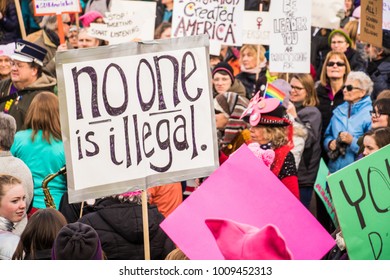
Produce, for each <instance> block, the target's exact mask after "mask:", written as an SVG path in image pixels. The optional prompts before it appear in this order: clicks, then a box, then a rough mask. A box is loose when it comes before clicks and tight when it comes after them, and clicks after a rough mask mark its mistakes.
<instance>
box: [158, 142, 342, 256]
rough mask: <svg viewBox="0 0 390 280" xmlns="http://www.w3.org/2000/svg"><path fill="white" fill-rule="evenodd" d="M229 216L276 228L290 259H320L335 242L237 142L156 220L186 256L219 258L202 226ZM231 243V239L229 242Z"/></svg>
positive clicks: (229, 217)
mask: <svg viewBox="0 0 390 280" xmlns="http://www.w3.org/2000/svg"><path fill="white" fill-rule="evenodd" d="M211 218H215V219H220V218H222V219H230V220H234V221H236V222H238V223H243V224H248V225H252V226H255V227H257V228H259V229H260V228H262V227H264V226H265V225H267V224H272V225H274V226H275V227H277V228H278V229H279V231H280V233H281V234H282V236H283V237H284V240H285V241H286V245H287V247H288V248H289V250H290V251H291V252H292V255H293V259H295V260H316V259H320V258H322V257H323V256H324V255H325V254H326V253H327V252H328V251H329V250H330V249H331V247H332V246H334V244H335V241H334V240H333V238H332V237H331V236H330V235H329V234H328V232H327V231H326V230H325V229H324V228H323V227H322V226H321V225H320V223H319V222H318V221H317V220H316V219H315V218H314V216H313V215H312V214H311V213H310V212H309V211H308V210H307V209H306V208H305V206H303V204H302V203H301V202H300V201H299V200H298V199H297V198H296V197H295V196H294V195H293V194H292V193H291V192H290V191H289V190H288V189H287V188H286V186H285V185H284V184H283V183H282V182H281V181H280V180H279V179H278V178H277V177H276V176H275V175H274V174H273V173H272V171H270V170H269V168H268V167H266V165H265V164H264V163H263V162H262V161H260V160H259V159H258V158H256V157H255V156H254V155H253V153H252V152H251V151H250V150H249V149H248V147H247V146H246V145H242V146H241V147H240V148H239V149H238V150H237V151H236V152H235V153H234V154H232V155H231V156H230V157H229V159H228V160H227V161H225V162H224V163H223V164H222V165H221V166H220V167H219V168H218V169H217V170H216V171H215V172H214V173H213V174H212V175H211V176H210V177H208V178H207V179H206V180H205V181H204V183H203V184H202V185H201V186H200V187H199V188H198V189H197V190H196V191H194V192H193V193H192V194H191V195H190V196H189V197H188V198H187V199H186V200H184V201H183V202H182V204H181V205H179V207H178V208H176V209H175V211H173V212H172V213H171V214H170V215H169V216H168V217H167V218H166V219H165V220H164V222H162V223H161V225H160V226H161V228H162V229H163V230H164V231H165V232H166V233H167V234H168V235H169V237H170V238H171V239H172V240H173V242H174V243H175V244H176V245H177V246H178V247H179V248H180V249H181V250H182V251H183V252H184V253H185V254H186V255H187V256H188V257H189V258H190V259H191V260H222V259H224V258H223V256H222V254H221V252H220V250H219V248H218V246H217V244H216V241H215V239H214V237H213V235H212V233H211V232H210V230H209V229H208V228H207V226H206V224H205V220H206V219H211ZM232 242H234V240H232Z"/></svg>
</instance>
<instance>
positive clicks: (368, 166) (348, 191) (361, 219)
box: [328, 145, 390, 260]
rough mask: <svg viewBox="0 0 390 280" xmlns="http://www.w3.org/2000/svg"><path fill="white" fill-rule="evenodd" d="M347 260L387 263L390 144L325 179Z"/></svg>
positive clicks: (389, 222)
mask: <svg viewBox="0 0 390 280" xmlns="http://www.w3.org/2000/svg"><path fill="white" fill-rule="evenodd" d="M328 184H329V187H330V192H331V195H332V198H333V203H334V206H335V209H336V213H337V218H338V221H339V223H340V227H341V230H342V232H343V236H344V240H345V243H346V246H347V252H348V255H349V257H350V259H353V260H390V145H387V146H386V147H384V148H382V149H380V150H379V151H377V152H375V153H373V154H371V155H369V156H367V157H364V158H362V159H361V160H358V161H356V162H355V163H353V164H351V165H349V166H347V167H345V168H343V169H341V170H339V171H338V172H336V173H334V174H332V175H330V176H329V177H328Z"/></svg>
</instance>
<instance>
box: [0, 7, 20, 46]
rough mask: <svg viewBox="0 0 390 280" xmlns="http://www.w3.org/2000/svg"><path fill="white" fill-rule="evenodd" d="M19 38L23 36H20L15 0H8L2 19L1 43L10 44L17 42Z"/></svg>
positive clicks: (0, 28)
mask: <svg viewBox="0 0 390 280" xmlns="http://www.w3.org/2000/svg"><path fill="white" fill-rule="evenodd" d="M2 1H6V0H2ZM19 38H22V37H21V36H20V29H19V20H18V16H17V14H16V8H15V2H14V1H8V3H7V8H6V10H5V13H4V15H3V18H2V19H0V44H1V45H5V44H9V43H12V42H15V41H16V40H17V39H19Z"/></svg>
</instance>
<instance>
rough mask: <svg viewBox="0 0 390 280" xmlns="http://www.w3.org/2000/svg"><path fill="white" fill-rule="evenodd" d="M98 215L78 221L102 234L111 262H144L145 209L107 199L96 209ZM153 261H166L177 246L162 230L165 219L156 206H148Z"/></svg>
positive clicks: (86, 216)
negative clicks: (161, 225) (143, 214)
mask: <svg viewBox="0 0 390 280" xmlns="http://www.w3.org/2000/svg"><path fill="white" fill-rule="evenodd" d="M95 210H96V211H95V212H93V213H89V214H87V215H85V216H83V217H81V218H80V220H79V222H82V223H85V224H88V225H90V226H92V227H93V228H94V229H95V230H96V232H97V233H98V235H99V238H100V242H101V244H102V248H103V251H104V253H105V254H106V256H107V258H108V259H109V260H144V259H145V255H144V236H143V223H142V206H141V205H138V204H135V203H130V202H123V203H121V202H119V200H117V199H115V198H106V199H103V200H101V201H99V202H98V203H97V204H96V206H95ZM148 218H149V241H150V258H151V259H152V260H163V259H164V258H165V257H166V255H167V254H168V253H169V252H170V251H172V250H173V249H174V248H175V245H174V244H173V242H172V241H171V239H169V237H168V236H167V235H166V234H165V232H164V231H163V230H162V229H161V228H160V223H161V222H162V221H163V220H164V216H163V215H162V214H161V213H160V212H159V211H158V210H157V206H155V205H148Z"/></svg>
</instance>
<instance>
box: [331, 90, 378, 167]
mask: <svg viewBox="0 0 390 280" xmlns="http://www.w3.org/2000/svg"><path fill="white" fill-rule="evenodd" d="M371 110H372V102H371V98H370V96H365V97H363V98H362V99H361V100H359V101H358V102H356V103H354V104H350V103H349V102H344V103H343V104H341V105H340V106H338V107H337V108H336V109H335V110H334V112H333V117H332V118H331V120H330V123H329V125H328V127H327V129H326V131H325V140H324V149H325V150H327V151H328V150H329V143H330V142H331V141H333V140H335V139H336V138H337V137H338V135H339V133H340V132H342V131H345V132H348V133H350V134H351V135H352V136H353V140H352V143H351V144H350V145H348V146H347V148H346V153H345V155H344V156H342V155H340V156H339V157H338V158H337V159H336V160H329V163H328V168H329V171H330V172H331V173H333V172H336V171H337V170H340V169H341V168H343V167H345V166H347V165H349V164H351V163H353V162H354V161H355V159H356V156H357V155H358V152H359V145H358V143H357V141H358V138H359V137H360V136H362V135H363V134H364V133H366V132H367V131H368V130H369V129H371V115H370V111H371ZM348 112H350V114H349V115H350V116H349V117H348Z"/></svg>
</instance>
